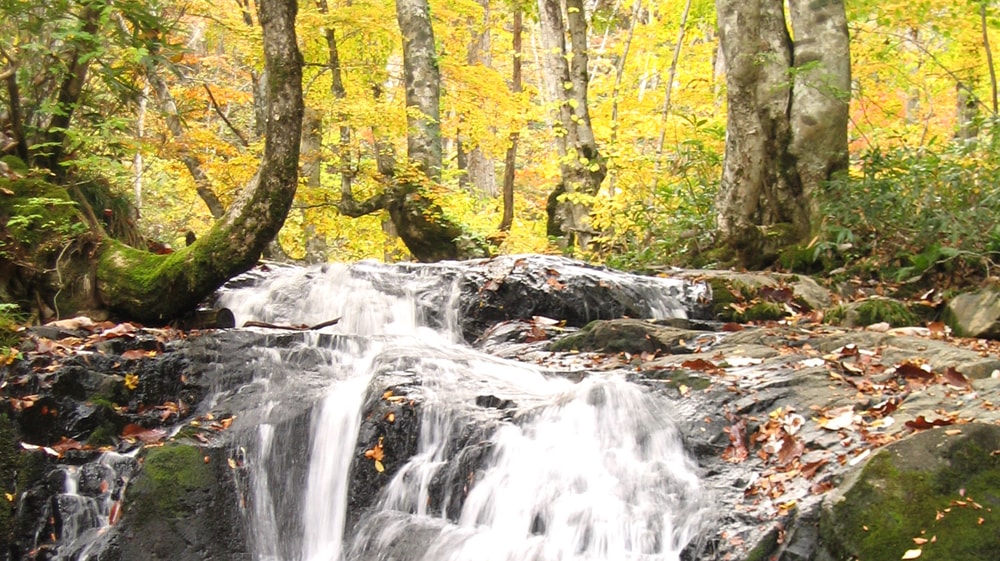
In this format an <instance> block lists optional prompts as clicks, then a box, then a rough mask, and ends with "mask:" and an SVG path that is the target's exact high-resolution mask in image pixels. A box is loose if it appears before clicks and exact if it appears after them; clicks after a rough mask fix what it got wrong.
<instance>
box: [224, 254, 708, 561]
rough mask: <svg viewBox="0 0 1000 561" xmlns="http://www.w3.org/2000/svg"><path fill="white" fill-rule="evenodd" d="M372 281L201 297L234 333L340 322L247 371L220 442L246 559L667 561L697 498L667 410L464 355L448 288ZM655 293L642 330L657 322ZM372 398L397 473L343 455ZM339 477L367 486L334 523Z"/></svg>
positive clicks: (333, 277)
mask: <svg viewBox="0 0 1000 561" xmlns="http://www.w3.org/2000/svg"><path fill="white" fill-rule="evenodd" d="M387 271H389V269H382V268H380V267H378V266H375V265H365V264H361V265H355V266H353V267H346V266H324V267H322V268H314V269H309V270H299V269H290V270H288V271H277V272H275V273H273V274H271V275H269V276H268V277H267V278H266V279H265V280H264V281H262V282H260V283H258V284H256V285H255V286H252V287H246V288H235V289H231V290H227V291H225V292H224V293H223V294H222V295H221V297H220V302H219V303H220V304H221V305H224V306H226V307H228V308H230V309H231V310H233V311H234V313H235V314H236V317H237V324H238V325H241V324H242V323H243V322H245V321H248V320H256V321H263V322H269V323H275V324H279V323H280V324H305V325H310V324H317V323H320V322H324V321H328V320H330V319H332V318H341V319H340V321H339V323H337V324H336V325H334V326H331V327H327V328H324V329H323V330H322V332H321V333H312V334H309V336H307V337H305V338H304V342H302V343H301V344H299V345H297V346H296V347H295V348H292V349H285V350H283V351H281V352H278V351H276V350H274V349H261V348H256V349H253V352H252V353H251V355H252V356H250V357H248V360H249V361H251V362H252V364H253V368H254V373H255V374H254V375H255V379H254V381H253V383H252V384H251V385H252V386H253V387H254V389H253V390H252V391H253V392H255V393H256V394H257V395H258V396H259V400H258V401H257V406H256V407H255V408H253V409H252V410H251V411H244V412H242V413H241V414H240V417H239V421H238V426H237V425H234V430H240V431H241V433H240V434H241V435H242V436H241V438H240V441H239V444H238V446H239V447H240V448H241V450H240V454H241V458H243V459H244V461H245V462H246V463H247V470H246V471H247V473H248V476H247V477H248V478H249V482H248V484H247V486H246V487H247V489H248V497H247V505H246V509H247V511H248V512H249V515H250V516H249V518H250V521H251V524H252V529H251V530H250V531H249V532H248V535H249V536H251V538H252V540H253V542H254V543H253V546H254V548H253V549H254V556H255V558H256V559H258V560H260V561H339V560H341V559H352V560H353V559H358V560H361V559H366V560H371V559H385V560H389V559H392V560H399V561H411V560H412V561H416V560H421V559H424V560H428V561H430V560H434V561H443V560H455V561H459V560H470V561H471V560H477V561H482V560H494V559H495V560H498V561H499V560H540V561H541V560H552V561H555V560H577V559H578V560H595V561H596V560H615V561H619V560H627V559H648V560H654V559H655V560H664V561H669V560H676V559H680V556H681V552H682V551H683V549H684V548H685V547H686V546H687V545H688V544H689V542H691V540H692V539H694V538H696V536H697V534H698V531H699V529H700V528H701V527H702V524H703V514H704V510H705V505H706V500H705V498H704V497H703V493H702V490H701V486H700V483H699V480H698V477H697V475H696V473H695V467H694V465H693V463H692V461H691V460H690V459H689V457H688V455H687V454H686V452H685V451H684V449H683V446H682V443H681V440H680V437H679V434H678V432H677V430H676V429H675V427H674V425H673V423H672V421H671V410H670V407H671V406H670V402H669V401H668V400H667V399H665V398H663V397H662V396H659V395H657V394H655V393H654V392H649V391H646V389H644V388H641V387H639V386H637V385H634V384H631V383H629V382H628V381H626V379H625V377H624V375H623V373H621V372H617V373H616V372H601V373H587V372H583V371H581V372H577V373H576V375H574V376H572V377H568V376H565V375H560V374H559V373H555V372H549V371H546V370H545V369H544V368H539V367H536V366H532V365H529V364H525V363H521V362H517V361H510V360H503V359H500V358H496V357H493V356H490V355H487V354H484V353H482V352H480V351H477V350H475V349H474V348H472V347H470V346H469V345H467V344H466V343H465V342H464V341H463V337H462V334H461V333H460V331H459V329H460V328H459V327H458V326H459V318H458V311H457V308H456V305H455V304H456V302H457V296H456V294H457V290H458V283H459V280H458V278H457V277H454V276H449V275H448V274H447V269H443V268H438V267H434V266H428V267H422V268H415V269H413V270H410V271H407V272H406V273H405V274H401V273H397V276H396V277H394V278H386V276H385V275H386V274H387V273H386V272H387ZM655 280H656V279H654V282H653V283H652V284H651V285H650V286H649V287H647V288H645V289H644V290H645V293H644V295H645V297H646V298H648V299H649V306H648V312H649V314H650V315H661V316H662V315H665V314H674V315H676V314H677V313H678V312H677V310H678V309H679V308H680V306H679V305H678V304H677V303H676V302H671V301H670V300H669V298H666V297H662V298H661V297H660V296H659V295H660V294H667V293H669V291H668V290H666V289H664V290H663V291H662V293H661V292H658V291H657V286H656V284H655ZM667 282H669V281H664V283H667ZM386 287H392V289H391V290H386ZM306 357H308V360H306ZM574 380H575V381H574ZM384 387H393V388H397V391H398V392H399V394H398V395H389V394H392V392H391V391H387V392H384V393H383V390H382V388H384ZM241 391H251V390H248V389H246V388H244V389H243V390H241ZM373 392H374V393H373ZM380 400H381V401H402V402H405V403H408V404H410V405H411V406H412V407H413V409H412V410H413V411H415V415H416V422H417V423H418V426H419V429H418V431H417V432H418V436H417V438H416V439H415V442H414V444H413V446H414V449H413V454H411V455H409V456H408V457H397V456H395V455H393V453H394V452H399V451H400V448H399V446H396V447H395V448H394V449H390V447H389V446H388V444H389V443H388V441H387V446H386V448H385V449H384V450H383V448H382V444H383V441H382V435H376V434H374V433H372V434H367V435H363V436H365V437H368V438H369V440H370V439H371V438H375V437H377V438H378V440H376V441H375V442H376V444H375V445H372V444H371V443H370V442H369V443H368V444H367V446H372V447H371V448H369V449H368V450H367V454H361V453H359V451H361V450H363V446H365V445H366V444H364V443H363V442H362V441H361V440H359V438H361V436H359V426H360V425H361V423H362V420H363V419H362V417H363V415H365V414H366V411H368V410H369V409H370V407H368V406H370V405H371V404H372V403H373V402H378V401H380ZM368 414H370V411H369V413H368ZM391 415H394V413H390V414H388V415H386V418H385V419H383V420H382V423H383V426H390V425H386V424H385V423H386V422H388V423H390V424H391V423H393V422H394V421H393V418H392V416H391ZM352 470H354V471H352ZM358 471H363V472H364V473H362V474H361V475H362V476H363V477H364V478H367V479H368V480H377V479H378V478H383V479H384V481H381V483H380V484H381V485H382V491H381V493H380V494H379V497H378V498H377V500H376V501H374V503H373V504H370V505H361V506H363V508H361V509H360V510H358V509H355V511H352V508H355V507H356V506H358V505H353V504H352V501H354V500H355V498H354V497H353V494H352V485H353V484H355V483H352V482H354V481H355V480H356V479H357V477H358V475H359V474H358V473H356V472H358Z"/></svg>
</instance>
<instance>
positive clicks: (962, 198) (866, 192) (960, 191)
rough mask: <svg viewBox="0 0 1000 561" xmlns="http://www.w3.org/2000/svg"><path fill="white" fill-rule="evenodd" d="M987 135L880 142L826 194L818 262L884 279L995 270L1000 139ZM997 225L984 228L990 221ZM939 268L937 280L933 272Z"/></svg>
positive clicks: (815, 251)
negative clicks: (975, 139)
mask: <svg viewBox="0 0 1000 561" xmlns="http://www.w3.org/2000/svg"><path fill="white" fill-rule="evenodd" d="M990 125H991V127H990V128H989V129H988V133H989V136H988V137H987V142H981V143H971V144H970V143H958V142H952V143H948V144H944V145H932V146H930V147H926V148H922V149H913V148H907V147H900V148H895V149H890V150H880V149H873V150H869V151H867V152H865V153H864V154H862V155H861V156H860V157H859V159H858V161H857V163H856V169H857V170H858V171H857V172H856V173H854V174H852V175H850V176H844V177H842V178H840V179H837V180H835V181H832V182H831V183H830V184H829V185H828V186H827V188H826V190H825V191H824V192H823V193H820V194H819V199H820V201H819V202H820V207H821V209H822V216H823V224H822V226H821V229H820V232H819V234H818V236H817V238H816V239H815V240H814V242H813V244H811V245H810V249H811V256H810V257H811V261H812V262H814V263H815V262H822V264H823V265H824V268H826V269H828V270H829V269H834V268H837V267H844V268H845V270H847V271H848V272H852V273H859V272H861V270H862V268H863V269H864V272H865V273H866V274H869V275H872V276H876V277H879V278H880V280H895V281H910V282H916V281H921V280H925V281H932V280H943V281H945V282H947V281H948V280H949V279H950V280H955V281H957V280H959V279H963V280H966V281H967V280H968V279H969V278H970V275H971V277H972V278H975V277H979V278H982V277H989V276H992V275H994V274H995V273H996V272H997V263H998V258H1000V251H998V249H1000V229H998V227H997V226H995V225H994V224H995V222H996V216H997V215H998V214H1000V196H997V193H996V191H995V188H994V186H995V185H996V184H997V183H998V182H1000V152H998V150H997V148H998V146H1000V138H998V133H1000V130H998V129H997V128H996V127H995V123H991V124H990ZM986 225H990V229H988V230H985V231H984V226H986ZM934 275H936V276H937V277H938V278H937V279H931V278H925V277H927V276H934Z"/></svg>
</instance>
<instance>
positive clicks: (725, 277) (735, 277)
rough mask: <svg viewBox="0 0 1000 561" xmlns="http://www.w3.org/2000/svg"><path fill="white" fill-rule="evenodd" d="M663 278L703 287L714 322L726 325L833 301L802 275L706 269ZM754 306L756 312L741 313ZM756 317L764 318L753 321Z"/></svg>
mask: <svg viewBox="0 0 1000 561" xmlns="http://www.w3.org/2000/svg"><path fill="white" fill-rule="evenodd" d="M663 274H665V275H667V276H669V277H670V278H674V279H678V280H684V281H688V282H704V283H707V284H708V285H709V286H711V288H712V296H711V300H712V303H711V308H712V312H713V313H714V314H715V316H716V317H717V318H718V319H722V320H726V321H729V320H734V321H748V320H755V319H778V318H775V317H770V315H769V314H771V313H773V311H774V310H773V305H774V304H778V305H780V306H784V305H790V306H793V307H795V308H797V309H799V310H801V311H810V310H822V309H824V308H827V307H829V306H830V304H831V302H832V301H833V297H832V294H831V292H830V291H829V290H827V289H826V288H823V287H822V286H820V284H819V283H818V282H816V281H815V280H813V279H812V278H810V277H806V276H802V275H792V274H787V273H755V272H738V271H715V270H707V269H694V270H683V271H680V270H676V271H666V272H664V273H663ZM734 304H735V306H734ZM755 304H756V305H757V307H758V309H757V310H743V308H744V307H747V308H749V307H751V306H753V305H755ZM766 304H771V305H772V306H766ZM744 305H745V306H744ZM760 314H763V315H764V317H756V315H760Z"/></svg>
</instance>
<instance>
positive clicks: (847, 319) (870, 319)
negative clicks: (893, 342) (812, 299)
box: [824, 298, 920, 327]
mask: <svg viewBox="0 0 1000 561" xmlns="http://www.w3.org/2000/svg"><path fill="white" fill-rule="evenodd" d="M824 319H825V321H826V323H829V324H832V325H846V326H850V327H863V326H867V325H872V324H874V323H881V322H885V323H888V324H889V325H891V326H892V327H904V326H907V325H918V324H919V323H920V318H919V317H918V316H917V315H916V314H914V313H913V312H911V311H910V309H909V308H908V307H907V305H906V304H904V303H902V302H899V301H898V300H891V299H889V298H869V299H867V300H863V301H861V302H853V303H851V304H848V305H842V306H836V307H834V308H831V309H829V310H827V311H826V314H825V318H824Z"/></svg>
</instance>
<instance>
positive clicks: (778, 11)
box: [716, 0, 850, 267]
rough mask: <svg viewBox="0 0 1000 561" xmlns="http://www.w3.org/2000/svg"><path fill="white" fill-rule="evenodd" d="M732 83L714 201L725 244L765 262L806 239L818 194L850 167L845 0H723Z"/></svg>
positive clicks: (747, 259) (746, 261)
mask: <svg viewBox="0 0 1000 561" xmlns="http://www.w3.org/2000/svg"><path fill="white" fill-rule="evenodd" d="M716 8H717V12H718V19H719V33H720V39H721V44H722V51H723V55H724V57H725V62H726V68H727V76H726V84H727V88H728V97H727V100H728V105H729V108H728V123H727V128H726V155H725V162H724V164H723V175H722V184H721V185H720V189H719V195H718V198H717V199H716V206H717V209H716V210H717V212H718V224H717V226H718V230H719V233H720V234H721V240H722V242H723V243H724V244H725V245H727V246H728V247H730V248H732V249H734V250H735V251H736V253H737V255H738V256H739V258H740V261H741V262H742V264H743V265H745V266H748V267H759V266H763V265H767V264H768V263H769V262H770V261H773V259H774V258H775V257H776V254H777V253H776V252H777V251H778V250H779V249H780V248H781V247H783V246H787V245H790V244H794V243H796V242H799V241H802V240H804V239H806V238H807V236H808V235H809V234H810V230H811V227H812V226H811V216H812V214H813V213H814V209H813V206H812V205H813V203H812V202H811V201H812V194H813V193H814V192H815V190H816V189H818V188H819V187H820V186H821V185H822V184H823V183H824V182H825V181H827V180H828V179H829V178H830V177H831V175H832V174H834V173H836V172H838V171H840V170H843V169H845V168H846V166H847V118H848V113H847V111H848V103H847V100H848V97H849V95H850V53H849V50H848V33H847V23H846V16H845V14H844V4H843V2H842V1H841V0H829V1H827V2H813V3H809V4H806V3H804V2H800V1H793V2H791V3H790V13H789V16H790V20H791V23H792V27H793V29H794V31H795V38H796V40H795V42H794V43H793V42H792V39H791V36H790V33H789V31H788V28H787V26H786V23H785V12H784V7H783V2H782V1H781V0H753V1H749V2H747V1H745V0H717V1H716Z"/></svg>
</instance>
